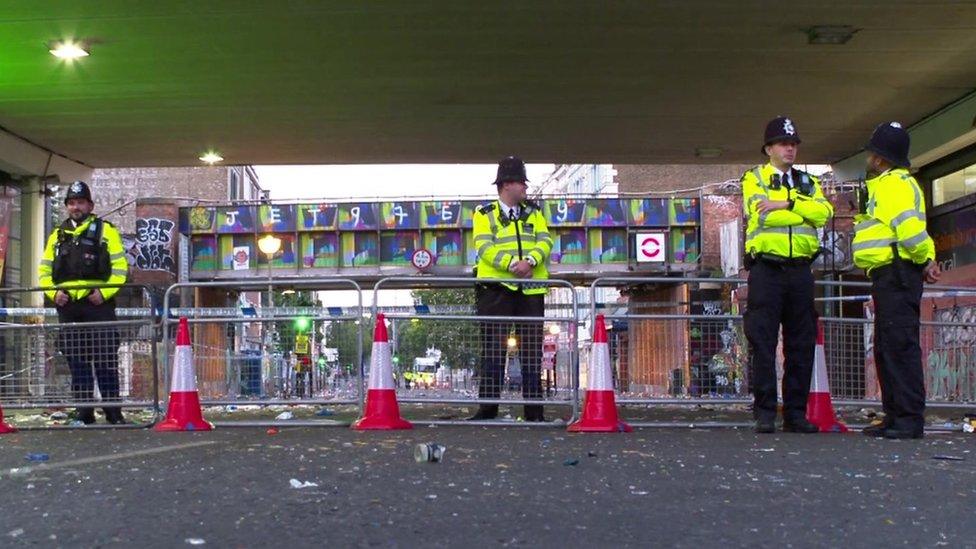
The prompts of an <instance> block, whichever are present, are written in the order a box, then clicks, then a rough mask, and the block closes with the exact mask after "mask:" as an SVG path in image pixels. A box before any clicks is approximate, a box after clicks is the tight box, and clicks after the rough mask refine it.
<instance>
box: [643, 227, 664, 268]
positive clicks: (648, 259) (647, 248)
mask: <svg viewBox="0 0 976 549" xmlns="http://www.w3.org/2000/svg"><path fill="white" fill-rule="evenodd" d="M667 255H668V254H667V248H666V247H665V245H664V233H637V262H638V263H664V261H665V259H666V257H667Z"/></svg>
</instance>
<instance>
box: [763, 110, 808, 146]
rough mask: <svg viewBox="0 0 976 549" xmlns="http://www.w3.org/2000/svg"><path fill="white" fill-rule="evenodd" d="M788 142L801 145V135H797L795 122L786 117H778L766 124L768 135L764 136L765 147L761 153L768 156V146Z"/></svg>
mask: <svg viewBox="0 0 976 549" xmlns="http://www.w3.org/2000/svg"><path fill="white" fill-rule="evenodd" d="M781 141H788V142H790V143H796V144H799V143H800V134H798V133H796V126H794V125H793V120H791V119H790V118H789V117H786V116H777V117H776V118H774V119H772V120H770V121H769V123H768V124H766V133H765V134H763V146H762V147H761V148H760V149H759V152H761V153H763V154H766V146H767V145H772V144H773V143H778V142H781Z"/></svg>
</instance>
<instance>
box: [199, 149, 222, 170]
mask: <svg viewBox="0 0 976 549" xmlns="http://www.w3.org/2000/svg"><path fill="white" fill-rule="evenodd" d="M200 161H201V162H203V163H205V164H210V165H211V166H213V165H214V164H216V163H218V162H223V161H224V157H223V156H220V155H219V154H217V153H216V152H214V151H207V152H205V153H203V156H201V157H200Z"/></svg>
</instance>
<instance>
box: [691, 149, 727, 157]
mask: <svg viewBox="0 0 976 549" xmlns="http://www.w3.org/2000/svg"><path fill="white" fill-rule="evenodd" d="M695 156H697V157H698V158H718V157H720V156H722V149H720V148H718V147H699V148H697V149H695Z"/></svg>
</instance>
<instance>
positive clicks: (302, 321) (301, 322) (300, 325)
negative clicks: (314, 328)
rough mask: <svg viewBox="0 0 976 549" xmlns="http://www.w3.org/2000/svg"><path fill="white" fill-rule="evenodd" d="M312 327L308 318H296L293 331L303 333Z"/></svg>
mask: <svg viewBox="0 0 976 549" xmlns="http://www.w3.org/2000/svg"><path fill="white" fill-rule="evenodd" d="M311 325H312V321H311V320H309V318H308V317H304V316H301V317H298V318H296V319H295V329H296V330H299V331H305V330H307V329H308V328H309V327H310V326H311Z"/></svg>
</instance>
